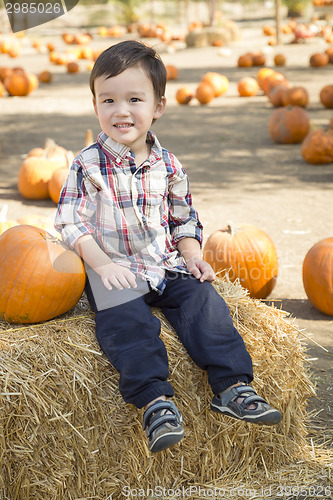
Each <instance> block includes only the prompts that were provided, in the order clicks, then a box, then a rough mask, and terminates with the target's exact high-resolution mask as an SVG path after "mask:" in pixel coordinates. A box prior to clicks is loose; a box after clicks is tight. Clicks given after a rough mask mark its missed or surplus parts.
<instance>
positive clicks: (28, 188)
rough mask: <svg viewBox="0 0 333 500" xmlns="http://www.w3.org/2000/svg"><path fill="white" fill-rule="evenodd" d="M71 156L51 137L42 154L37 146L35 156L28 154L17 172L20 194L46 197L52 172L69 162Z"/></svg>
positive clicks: (40, 198)
mask: <svg viewBox="0 0 333 500" xmlns="http://www.w3.org/2000/svg"><path fill="white" fill-rule="evenodd" d="M62 150H63V151H62ZM69 156H70V157H69ZM71 157H72V153H69V152H66V150H64V148H61V147H60V146H57V145H56V144H55V143H54V141H52V139H49V140H48V141H47V145H46V147H45V149H42V155H40V148H37V150H36V154H35V156H33V155H31V154H28V156H27V158H26V159H25V160H24V161H23V163H22V164H21V167H20V169H19V173H18V185H17V186H18V190H19V192H20V194H21V195H22V196H23V197H24V198H27V199H29V200H44V199H48V198H49V197H50V196H49V188H48V183H49V180H50V178H51V176H52V174H53V172H54V171H55V170H57V169H58V168H61V167H66V166H67V165H68V164H69V163H70V162H71V159H72V158H71Z"/></svg>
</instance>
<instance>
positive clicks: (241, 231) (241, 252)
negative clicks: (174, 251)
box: [203, 224, 278, 299]
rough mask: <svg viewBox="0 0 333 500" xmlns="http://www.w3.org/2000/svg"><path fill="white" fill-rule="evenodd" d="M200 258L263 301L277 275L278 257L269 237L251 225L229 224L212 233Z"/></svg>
mask: <svg viewBox="0 0 333 500" xmlns="http://www.w3.org/2000/svg"><path fill="white" fill-rule="evenodd" d="M203 259H204V260H205V261H206V262H208V263H209V264H210V265H211V266H212V268H213V269H214V271H215V272H216V273H221V276H224V275H225V274H228V276H229V279H230V280H231V281H232V282H234V281H236V280H237V279H238V280H239V281H240V283H241V285H242V286H243V287H244V288H246V289H247V290H248V291H249V294H250V297H254V298H257V299H263V298H265V297H267V296H268V295H269V294H270V293H271V292H272V290H273V288H274V286H275V284H276V280H277V276H278V257H277V251H276V248H275V245H274V243H273V241H272V240H271V238H270V237H269V236H268V235H267V234H266V233H265V232H264V231H263V230H262V229H260V228H258V227H257V226H254V225H252V224H240V225H239V226H234V225H232V224H229V225H228V226H227V227H225V228H224V229H220V230H218V231H215V232H214V233H212V234H211V235H210V236H209V238H208V240H207V242H206V244H205V246H204V249H203Z"/></svg>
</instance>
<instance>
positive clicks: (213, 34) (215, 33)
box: [185, 22, 241, 47]
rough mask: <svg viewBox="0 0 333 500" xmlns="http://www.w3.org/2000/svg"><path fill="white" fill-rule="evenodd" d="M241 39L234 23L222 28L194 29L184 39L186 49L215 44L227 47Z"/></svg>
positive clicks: (206, 27)
mask: <svg viewBox="0 0 333 500" xmlns="http://www.w3.org/2000/svg"><path fill="white" fill-rule="evenodd" d="M240 38H241V32H240V29H239V28H238V26H237V25H236V24H235V23H232V22H228V23H225V24H224V26H220V27H211V26H205V27H203V28H196V29H194V30H192V31H189V32H188V33H187V35H186V37H185V43H186V46H187V47H208V46H210V45H213V44H214V43H216V42H221V43H222V44H223V45H227V44H229V43H230V42H235V41H237V40H239V39H240Z"/></svg>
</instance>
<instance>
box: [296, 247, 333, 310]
mask: <svg viewBox="0 0 333 500" xmlns="http://www.w3.org/2000/svg"><path fill="white" fill-rule="evenodd" d="M303 285H304V290H305V293H306V295H307V297H308V299H309V301H310V302H311V304H312V305H313V306H314V307H316V308H317V309H318V310H319V311H321V312H322V313H324V314H327V315H329V316H333V238H332V237H331V238H325V239H323V240H321V241H318V243H316V244H315V245H313V247H311V248H310V250H309V251H308V253H307V254H306V256H305V258H304V261H303Z"/></svg>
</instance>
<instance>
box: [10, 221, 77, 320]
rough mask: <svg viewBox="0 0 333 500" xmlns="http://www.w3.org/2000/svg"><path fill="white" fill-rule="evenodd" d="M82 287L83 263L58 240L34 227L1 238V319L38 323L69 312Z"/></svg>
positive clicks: (21, 228) (25, 227) (15, 230)
mask: <svg viewBox="0 0 333 500" xmlns="http://www.w3.org/2000/svg"><path fill="white" fill-rule="evenodd" d="M84 285H85V271H84V266H83V263H82V260H81V259H80V257H79V256H78V255H77V254H76V253H75V252H73V251H72V250H68V249H67V248H66V247H65V246H64V244H63V243H61V242H60V241H59V240H58V239H57V238H55V237H54V236H51V235H50V234H49V233H47V232H46V231H45V230H43V229H40V228H37V227H33V226H21V225H20V226H15V227H12V228H11V229H8V230H7V231H5V232H4V233H3V234H2V235H1V236H0V317H1V318H3V319H4V320H6V321H9V322H10V323H38V322H41V321H47V320H49V319H52V318H54V317H56V316H59V315H60V314H63V313H65V312H66V311H69V310H70V309H71V308H72V307H74V306H75V304H76V303H77V302H78V300H79V299H80V297H81V295H82V292H83V289H84Z"/></svg>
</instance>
